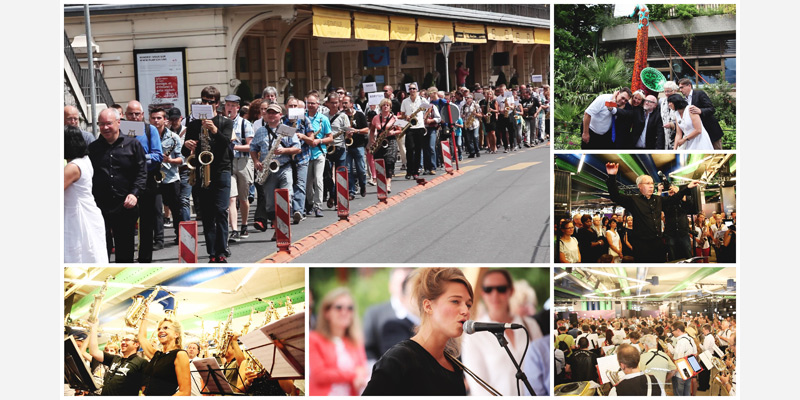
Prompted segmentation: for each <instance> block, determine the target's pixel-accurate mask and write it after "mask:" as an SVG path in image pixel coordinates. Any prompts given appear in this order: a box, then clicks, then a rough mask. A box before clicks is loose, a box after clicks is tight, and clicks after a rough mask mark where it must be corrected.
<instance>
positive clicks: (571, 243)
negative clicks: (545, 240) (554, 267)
mask: <svg viewBox="0 0 800 400" xmlns="http://www.w3.org/2000/svg"><path fill="white" fill-rule="evenodd" d="M560 228H561V236H560V237H559V238H558V249H559V251H558V257H559V261H561V262H562V263H579V262H581V252H580V250H579V249H578V239H575V238H574V237H572V233H573V232H575V225H573V224H572V221H571V220H566V221H562V222H561V227H560Z"/></svg>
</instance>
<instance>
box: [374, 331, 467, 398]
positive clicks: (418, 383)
mask: <svg viewBox="0 0 800 400" xmlns="http://www.w3.org/2000/svg"><path fill="white" fill-rule="evenodd" d="M451 365H452V362H451ZM453 368H454V369H455V371H448V370H447V369H445V368H444V367H442V366H441V365H439V363H438V362H437V361H436V359H435V358H433V356H432V355H431V354H430V353H428V351H427V350H425V349H424V348H423V347H422V346H420V345H419V344H418V343H417V342H415V341H413V340H410V339H409V340H404V341H402V342H400V343H398V344H396V345H395V346H393V347H392V348H391V349H389V351H387V352H386V353H385V354H384V355H383V356H382V357H381V359H380V360H378V362H377V363H376V364H375V366H374V367H373V368H372V379H371V380H370V381H369V383H368V384H367V388H366V389H364V393H362V395H364V396H425V395H427V396H466V395H467V389H466V387H465V386H464V373H463V372H462V371H461V368H459V367H458V366H457V365H453Z"/></svg>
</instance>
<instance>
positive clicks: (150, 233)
mask: <svg viewBox="0 0 800 400" xmlns="http://www.w3.org/2000/svg"><path fill="white" fill-rule="evenodd" d="M125 118H126V119H127V120H128V121H136V122H141V123H143V124H144V135H142V136H137V137H136V139H138V140H139V142H140V143H141V144H142V148H143V149H144V154H145V160H146V161H147V181H146V182H145V183H146V186H145V189H144V191H143V192H142V193H141V194H140V196H139V259H138V261H139V262H140V263H149V262H152V261H153V244H154V236H155V232H156V224H157V222H158V221H159V220H161V221H162V223H163V218H164V210H163V207H162V206H161V205H157V204H156V200H157V199H156V197H157V196H158V182H157V179H158V178H157V177H158V176H160V175H161V162H162V161H163V160H164V157H163V154H162V153H161V152H162V148H161V137H160V136H159V135H158V130H157V129H156V127H155V126H153V125H150V124H148V123H146V122H144V111H143V110H142V104H141V103H139V102H138V101H136V100H131V101H129V102H128V104H127V107H126V108H125ZM162 245H163V244H162Z"/></svg>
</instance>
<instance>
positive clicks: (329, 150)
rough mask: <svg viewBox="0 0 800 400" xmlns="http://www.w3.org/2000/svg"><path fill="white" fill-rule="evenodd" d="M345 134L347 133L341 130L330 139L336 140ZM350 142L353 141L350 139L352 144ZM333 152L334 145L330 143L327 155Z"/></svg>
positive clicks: (334, 149)
mask: <svg viewBox="0 0 800 400" xmlns="http://www.w3.org/2000/svg"><path fill="white" fill-rule="evenodd" d="M345 133H347V131H346V130H344V129H342V130H340V131H339V132H336V133H334V134H332V135H331V138H333V139H334V140H336V138H338V137H339V136H342V135H344V134H345ZM352 142H353V139H350V144H353V143H352ZM346 145H347V146H349V145H348V144H346ZM335 151H336V145H335V144H334V143H331V145H330V146H328V154H333V153H334V152H335Z"/></svg>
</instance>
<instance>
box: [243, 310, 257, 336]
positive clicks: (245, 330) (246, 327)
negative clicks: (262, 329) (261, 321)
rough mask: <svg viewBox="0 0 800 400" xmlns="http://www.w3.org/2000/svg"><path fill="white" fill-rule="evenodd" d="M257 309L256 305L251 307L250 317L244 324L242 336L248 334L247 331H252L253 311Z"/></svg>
mask: <svg viewBox="0 0 800 400" xmlns="http://www.w3.org/2000/svg"><path fill="white" fill-rule="evenodd" d="M255 311H256V309H255V308H254V307H250V318H248V319H247V323H246V324H244V327H243V328H242V336H244V335H246V334H247V332H249V331H250V324H252V323H253V313H254V312H255Z"/></svg>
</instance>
